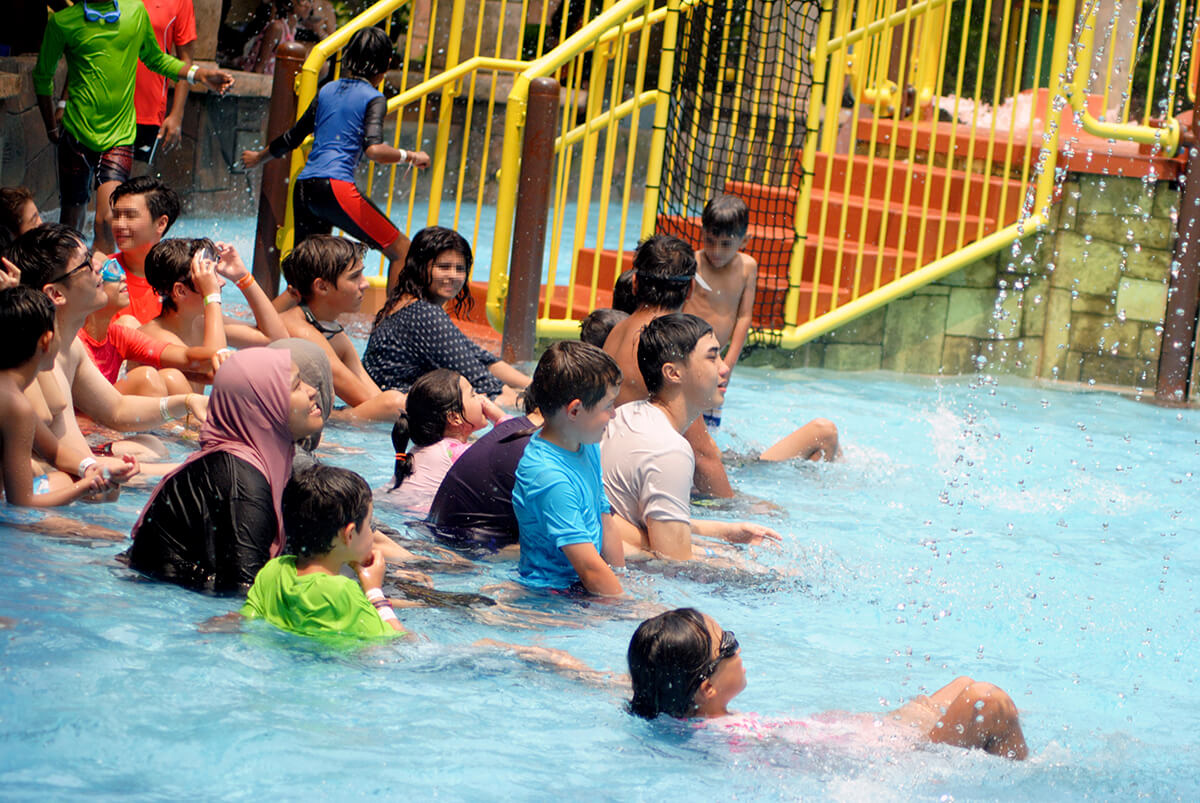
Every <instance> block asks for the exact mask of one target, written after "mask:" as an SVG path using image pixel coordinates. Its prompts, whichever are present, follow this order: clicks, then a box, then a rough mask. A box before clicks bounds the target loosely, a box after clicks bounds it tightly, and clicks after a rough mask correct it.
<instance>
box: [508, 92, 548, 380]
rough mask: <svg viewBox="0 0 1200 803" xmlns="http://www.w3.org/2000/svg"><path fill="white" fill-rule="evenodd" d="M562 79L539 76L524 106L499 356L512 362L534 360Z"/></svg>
mask: <svg viewBox="0 0 1200 803" xmlns="http://www.w3.org/2000/svg"><path fill="white" fill-rule="evenodd" d="M558 93H559V85H558V81H557V80H555V79H553V78H534V79H533V81H532V82H531V83H530V85H529V106H528V107H527V108H526V110H525V141H524V143H523V145H522V148H521V177H520V179H518V183H517V209H516V213H515V214H514V218H515V225H514V226H513V239H512V261H511V262H509V265H508V299H507V302H506V304H505V308H504V338H503V340H502V341H501V344H500V356H501V357H502V358H503V359H504V360H506V361H507V362H527V361H529V360H532V359H533V347H534V344H535V342H536V329H537V308H538V296H539V294H540V292H541V288H542V260H543V259H544V258H545V253H546V216H547V215H548V214H549V211H550V188H551V185H552V183H553V181H552V180H553V171H554V132H555V128H556V126H555V123H557V122H558Z"/></svg>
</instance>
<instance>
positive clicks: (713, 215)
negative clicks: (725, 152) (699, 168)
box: [683, 195, 758, 431]
mask: <svg viewBox="0 0 1200 803" xmlns="http://www.w3.org/2000/svg"><path fill="white" fill-rule="evenodd" d="M700 220H701V225H702V226H703V235H702V237H703V242H704V248H703V249H701V250H699V251H697V252H696V274H697V276H699V277H700V278H702V279H704V281H703V282H699V281H698V282H696V286H695V288H694V289H693V290H692V294H691V296H689V297H688V300H687V301H686V302H684V305H683V311H684V312H690V313H691V314H693V315H696V316H698V317H700V318H703V319H704V320H706V321H708V323H709V325H710V326H712V328H713V334H715V335H716V336H717V342H718V343H720V344H721V348H722V349H724V350H725V357H724V360H725V364H726V365H727V366H729V370H730V372H732V371H733V368H734V366H735V365H737V361H738V357H739V356H741V353H742V346H744V345H745V344H746V335H747V333H748V332H749V331H750V318H751V315H752V314H753V312H754V289H755V285H756V284H757V282H758V263H757V262H755V261H754V258H753V257H751V256H750V255H749V254H743V253H742V252H741V250H740V249H741V247H742V245H743V243H745V242H746V230H747V229H748V228H749V227H750V210H749V209H747V208H746V203H745V202H744V201H743V200H742V199H741V198H738V197H736V196H734V195H718V196H717V197H715V198H712V199H711V200H709V202H708V203H707V204H705V205H704V213H703V215H702V216H701V218H700ZM704 423H705V424H707V425H708V428H709V430H710V431H715V430H716V429H717V428H718V427H720V426H721V408H720V407H717V408H714V409H712V410H706V411H705V412H704Z"/></svg>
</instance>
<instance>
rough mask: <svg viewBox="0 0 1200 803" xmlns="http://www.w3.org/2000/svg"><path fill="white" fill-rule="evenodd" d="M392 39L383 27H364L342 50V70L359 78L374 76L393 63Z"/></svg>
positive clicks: (385, 70) (384, 70)
mask: <svg viewBox="0 0 1200 803" xmlns="http://www.w3.org/2000/svg"><path fill="white" fill-rule="evenodd" d="M392 55H393V49H392V40H390V39H388V35H387V34H386V33H385V32H384V31H383V29H382V28H374V27H372V28H363V29H361V30H360V31H359V32H358V33H356V34H354V36H352V37H351V38H350V43H349V44H348V45H346V49H345V50H343V51H342V71H343V72H345V73H346V74H347V75H352V76H355V77H358V78H374V77H375V76H376V75H379V74H380V73H384V72H387V69H388V67H389V66H391V63H392Z"/></svg>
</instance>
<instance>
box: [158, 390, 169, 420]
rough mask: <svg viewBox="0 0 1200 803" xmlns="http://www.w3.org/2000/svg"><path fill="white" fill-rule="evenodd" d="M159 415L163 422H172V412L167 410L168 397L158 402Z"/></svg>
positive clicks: (161, 398) (163, 397)
mask: <svg viewBox="0 0 1200 803" xmlns="http://www.w3.org/2000/svg"><path fill="white" fill-rule="evenodd" d="M158 414H159V415H161V416H162V420H163V421H170V420H171V411H170V410H168V409H167V397H166V396H162V397H160V398H159V400H158Z"/></svg>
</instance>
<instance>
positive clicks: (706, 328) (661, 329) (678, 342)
mask: <svg viewBox="0 0 1200 803" xmlns="http://www.w3.org/2000/svg"><path fill="white" fill-rule="evenodd" d="M712 330H713V329H712V326H710V325H709V324H708V322H707V321H705V320H704V319H703V318H701V317H699V316H696V315H692V314H691V313H689V312H672V313H671V314H670V315H660V316H659V317H657V318H655V319H654V320H652V321H650V323H648V324H646V327H645V328H644V329H642V334H641V337H639V338H638V349H637V361H638V370H639V371H641V373H642V381H643V382H645V383H646V390H647V391H648V392H649V393H650V395H651V396H653V395H654V394H655V393H657V392H658V391H659V390H661V389H662V385H663V374H662V369H663V366H664V365H666V364H667V363H669V362H686V361H687V359H688V358H689V357H690V356H691V354H692V352H693V351H695V350H696V344H697V343H699V342H700V338H702V337H704V336H705V335H707V334H708V333H710V332H711V331H712Z"/></svg>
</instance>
